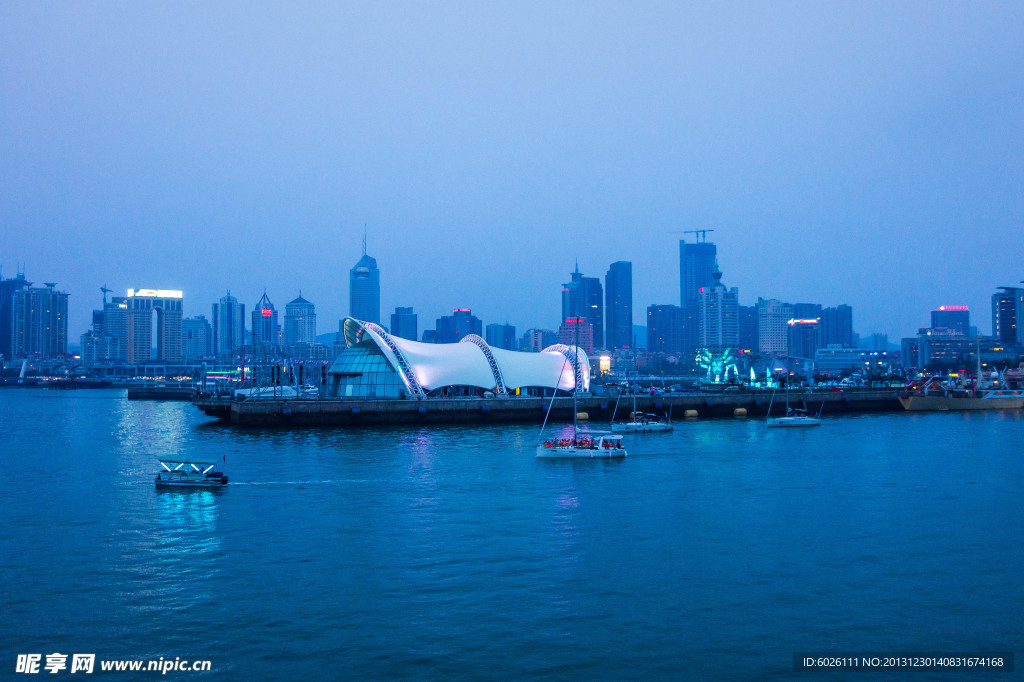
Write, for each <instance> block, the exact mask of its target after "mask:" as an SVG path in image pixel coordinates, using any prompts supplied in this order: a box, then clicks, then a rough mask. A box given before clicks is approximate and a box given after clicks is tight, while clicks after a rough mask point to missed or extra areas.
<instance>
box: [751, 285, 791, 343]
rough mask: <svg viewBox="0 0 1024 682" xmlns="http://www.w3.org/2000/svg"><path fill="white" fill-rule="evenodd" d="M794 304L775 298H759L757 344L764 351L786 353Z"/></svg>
mask: <svg viewBox="0 0 1024 682" xmlns="http://www.w3.org/2000/svg"><path fill="white" fill-rule="evenodd" d="M792 319H793V306H791V305H789V304H788V303H783V302H782V301H780V300H778V299H775V298H769V299H764V298H758V299H757V344H758V350H759V351H761V352H762V353H771V354H775V355H785V354H786V352H787V350H788V349H789V321H790V320H792Z"/></svg>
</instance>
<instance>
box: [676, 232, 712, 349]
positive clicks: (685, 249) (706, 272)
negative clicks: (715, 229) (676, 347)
mask: <svg viewBox="0 0 1024 682" xmlns="http://www.w3.org/2000/svg"><path fill="white" fill-rule="evenodd" d="M706 236H707V235H704V237H705V238H706ZM717 256H718V248H717V247H716V246H715V245H714V244H712V243H709V242H706V241H700V242H697V243H694V244H687V243H686V242H685V241H683V240H682V239H680V240H679V305H680V306H681V307H682V309H683V318H684V322H683V350H687V351H688V350H690V349H692V348H694V347H695V346H696V345H697V344H698V343H699V342H700V290H701V289H702V288H705V287H710V286H712V285H714V283H715V278H714V276H713V273H714V271H715V263H716V261H717Z"/></svg>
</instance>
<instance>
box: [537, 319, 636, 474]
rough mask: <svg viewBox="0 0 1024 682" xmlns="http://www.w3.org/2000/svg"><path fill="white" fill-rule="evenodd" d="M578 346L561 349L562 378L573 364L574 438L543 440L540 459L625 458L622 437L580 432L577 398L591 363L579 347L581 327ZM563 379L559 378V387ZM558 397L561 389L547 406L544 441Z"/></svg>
mask: <svg viewBox="0 0 1024 682" xmlns="http://www.w3.org/2000/svg"><path fill="white" fill-rule="evenodd" d="M576 334H577V345H574V346H560V350H561V351H562V354H563V355H564V356H565V360H564V361H563V363H562V370H561V373H560V374H559V377H561V376H562V374H564V372H565V367H566V365H567V364H569V363H570V360H571V364H572V375H573V382H572V438H549V439H548V440H541V442H540V443H539V444H538V445H537V457H543V458H562V459H612V458H619V457H625V456H626V448H625V446H624V445H623V444H622V436H620V435H618V434H613V433H601V432H593V431H581V430H580V428H579V411H578V410H577V395H578V393H579V389H580V384H581V383H582V382H583V381H584V379H585V378H589V374H590V366H589V365H590V363H589V362H588V361H587V356H586V353H584V352H583V351H582V350H581V349H580V347H579V325H578V323H577V327H576ZM560 383H561V379H559V384H560ZM556 395H558V388H555V390H554V392H553V393H552V394H551V402H550V403H548V409H547V412H546V413H545V415H544V424H543V425H542V426H541V429H540V432H541V438H543V435H544V429H545V428H546V427H547V423H548V417H549V416H550V415H551V408H552V407H553V406H554V404H555V396H556Z"/></svg>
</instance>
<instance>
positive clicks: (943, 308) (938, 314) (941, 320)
mask: <svg viewBox="0 0 1024 682" xmlns="http://www.w3.org/2000/svg"><path fill="white" fill-rule="evenodd" d="M931 328H932V329H949V330H951V331H954V332H956V333H957V334H962V335H964V336H969V335H970V333H971V312H970V310H968V308H967V306H965V305H940V306H939V307H938V308H937V309H935V310H933V311H932V327H931Z"/></svg>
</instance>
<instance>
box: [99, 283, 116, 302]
mask: <svg viewBox="0 0 1024 682" xmlns="http://www.w3.org/2000/svg"><path fill="white" fill-rule="evenodd" d="M100 291H102V292H103V305H106V304H107V294H109V293H110V292H112V291H113V289H108V288H107V285H106V284H104V285H103V286H101V287H100Z"/></svg>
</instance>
